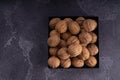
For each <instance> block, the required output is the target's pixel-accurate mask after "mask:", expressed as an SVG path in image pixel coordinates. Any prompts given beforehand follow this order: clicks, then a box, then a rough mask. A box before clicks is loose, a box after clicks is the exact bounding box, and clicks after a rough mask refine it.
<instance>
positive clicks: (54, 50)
mask: <svg viewBox="0 0 120 80" xmlns="http://www.w3.org/2000/svg"><path fill="white" fill-rule="evenodd" d="M57 50H58V48H57V47H54V48H50V49H49V53H50V55H51V56H56V54H57Z"/></svg>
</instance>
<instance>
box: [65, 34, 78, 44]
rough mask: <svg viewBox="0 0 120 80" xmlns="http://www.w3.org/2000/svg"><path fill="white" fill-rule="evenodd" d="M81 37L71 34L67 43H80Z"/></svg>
mask: <svg viewBox="0 0 120 80" xmlns="http://www.w3.org/2000/svg"><path fill="white" fill-rule="evenodd" d="M79 43H80V42H79V39H78V38H77V37H76V36H71V37H69V38H68V40H67V45H71V44H79Z"/></svg>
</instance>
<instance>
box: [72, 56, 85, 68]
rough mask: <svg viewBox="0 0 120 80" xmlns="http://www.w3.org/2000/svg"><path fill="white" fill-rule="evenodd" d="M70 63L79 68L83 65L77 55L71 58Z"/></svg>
mask: <svg viewBox="0 0 120 80" xmlns="http://www.w3.org/2000/svg"><path fill="white" fill-rule="evenodd" d="M72 65H73V66H74V67H78V68H81V67H83V66H84V61H83V60H81V59H79V58H77V57H74V58H72Z"/></svg>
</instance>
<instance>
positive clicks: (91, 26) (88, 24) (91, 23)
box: [81, 19, 97, 32]
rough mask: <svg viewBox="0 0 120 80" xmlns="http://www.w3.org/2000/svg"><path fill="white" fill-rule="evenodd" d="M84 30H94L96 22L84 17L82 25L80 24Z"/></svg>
mask: <svg viewBox="0 0 120 80" xmlns="http://www.w3.org/2000/svg"><path fill="white" fill-rule="evenodd" d="M81 27H82V28H83V29H84V30H85V31H87V32H90V31H93V30H95V28H96V27H97V22H96V21H95V20H92V19H86V20H85V21H84V22H83V26H81Z"/></svg>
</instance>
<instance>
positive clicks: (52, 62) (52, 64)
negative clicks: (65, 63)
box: [48, 56, 60, 68]
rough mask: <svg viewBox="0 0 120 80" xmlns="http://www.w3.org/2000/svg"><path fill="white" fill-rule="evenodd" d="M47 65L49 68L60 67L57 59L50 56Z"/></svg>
mask: <svg viewBox="0 0 120 80" xmlns="http://www.w3.org/2000/svg"><path fill="white" fill-rule="evenodd" d="M48 65H49V66H50V67H51V68H57V67H59V66H60V60H59V58H57V57H55V56H52V57H50V58H49V59H48Z"/></svg>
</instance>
